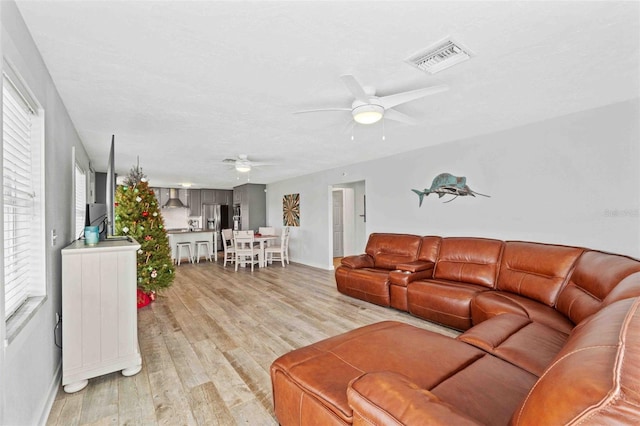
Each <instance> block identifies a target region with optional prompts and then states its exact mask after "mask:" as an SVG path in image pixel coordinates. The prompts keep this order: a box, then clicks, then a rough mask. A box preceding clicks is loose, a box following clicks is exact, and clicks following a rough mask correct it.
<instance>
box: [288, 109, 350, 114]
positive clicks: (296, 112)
mask: <svg viewBox="0 0 640 426" xmlns="http://www.w3.org/2000/svg"><path fill="white" fill-rule="evenodd" d="M323 111H351V108H317V109H307V110H304V111H295V112H294V114H306V113H308V112H323Z"/></svg>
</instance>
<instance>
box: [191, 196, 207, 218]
mask: <svg viewBox="0 0 640 426" xmlns="http://www.w3.org/2000/svg"><path fill="white" fill-rule="evenodd" d="M202 191H204V190H203V189H190V190H189V216H200V215H201V214H202V211H201V210H202V197H201V196H202Z"/></svg>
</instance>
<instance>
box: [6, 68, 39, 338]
mask: <svg viewBox="0 0 640 426" xmlns="http://www.w3.org/2000/svg"><path fill="white" fill-rule="evenodd" d="M5 71H6V72H3V84H2V123H3V125H2V151H3V157H2V163H3V164H2V166H3V167H2V170H3V224H4V235H3V243H4V244H3V257H4V295H5V306H4V315H5V320H6V319H7V318H9V317H11V316H12V315H13V314H14V313H16V312H17V311H18V309H19V308H20V307H21V306H23V305H24V304H25V302H26V301H27V300H28V299H29V298H31V297H35V296H44V295H45V291H46V286H45V280H44V231H43V230H44V226H43V225H44V224H43V219H44V214H43V203H42V198H43V191H42V183H41V182H42V176H43V168H42V163H43V162H42V161H41V160H42V153H43V150H42V143H41V142H38V139H40V140H42V135H43V133H42V128H43V123H44V120H43V118H44V117H43V113H42V111H40V113H38V108H37V106H36V104H35V102H32V101H31V99H32V98H31V96H30V95H29V92H28V91H27V90H25V89H24V86H23V85H22V83H21V81H20V80H19V79H18V78H17V77H16V76H15V74H14V73H13V72H12V70H11V68H10V67H8V66H7V65H6V63H5ZM7 334H9V330H7Z"/></svg>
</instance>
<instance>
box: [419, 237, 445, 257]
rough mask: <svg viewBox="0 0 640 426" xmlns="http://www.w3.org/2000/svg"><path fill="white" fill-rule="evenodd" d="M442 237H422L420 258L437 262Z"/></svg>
mask: <svg viewBox="0 0 640 426" xmlns="http://www.w3.org/2000/svg"><path fill="white" fill-rule="evenodd" d="M441 242H442V237H436V236H427V237H422V241H421V242H420V251H419V252H418V260H420V261H423V262H430V263H436V260H437V259H438V252H439V251H440V243H441Z"/></svg>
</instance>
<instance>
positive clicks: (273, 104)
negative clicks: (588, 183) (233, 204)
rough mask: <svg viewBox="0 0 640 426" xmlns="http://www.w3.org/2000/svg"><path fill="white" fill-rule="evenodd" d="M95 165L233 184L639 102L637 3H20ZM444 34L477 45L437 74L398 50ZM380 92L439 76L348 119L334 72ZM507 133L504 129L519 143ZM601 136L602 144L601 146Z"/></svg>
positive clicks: (166, 179)
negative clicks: (379, 112)
mask: <svg viewBox="0 0 640 426" xmlns="http://www.w3.org/2000/svg"><path fill="white" fill-rule="evenodd" d="M18 6H19V9H20V11H21V13H22V14H23V16H24V19H25V21H26V24H27V26H28V27H29V30H30V31H31V34H32V35H33V38H34V40H35V42H36V44H37V45H38V47H39V49H40V52H41V54H42V56H43V58H44V61H45V63H46V65H47V67H48V69H49V72H50V73H51V76H52V77H53V80H54V82H55V84H56V87H57V88H58V91H59V93H60V96H61V97H62V99H63V101H64V103H65V105H66V107H67V109H68V111H69V114H70V115H71V118H72V120H73V122H74V124H75V126H76V129H77V131H78V134H79V135H80V138H81V139H82V141H83V143H84V145H85V147H86V149H87V151H88V154H89V156H90V157H91V159H92V160H93V163H94V168H95V169H96V170H98V171H104V170H105V169H106V162H107V157H108V150H109V145H110V140H111V135H112V134H115V140H116V169H117V171H118V173H120V174H126V173H127V172H128V170H129V169H130V168H131V167H132V166H133V165H135V164H136V159H137V157H138V156H139V158H140V166H141V167H142V168H143V171H144V172H145V173H146V174H147V176H148V177H149V179H150V182H151V183H152V184H153V185H154V186H177V185H178V184H180V183H182V182H192V183H193V184H194V187H211V188H232V187H233V186H236V185H238V184H240V183H244V182H246V178H242V179H241V180H237V174H236V172H235V171H234V170H233V169H232V168H231V167H230V166H228V165H226V164H223V163H222V160H223V159H224V158H228V157H234V156H236V155H237V154H241V153H245V154H248V155H249V158H250V159H253V160H256V161H266V162H272V163H276V164H277V166H264V167H260V168H254V170H253V171H252V172H251V175H250V178H251V182H254V183H270V182H275V181H278V180H282V179H285V178H291V177H295V176H300V175H304V174H308V173H312V172H316V171H320V170H325V169H329V168H333V167H339V166H343V165H348V164H353V163H357V162H360V161H364V160H369V159H373V158H380V157H385V156H389V155H392V154H394V153H398V152H404V151H409V150H413V149H418V148H421V147H425V146H429V145H434V144H439V143H443V142H447V141H452V140H456V139H460V138H463V137H468V136H473V135H478V134H486V133H490V132H495V131H499V130H502V129H506V128H510V127H515V126H519V125H522V124H526V123H530V122H536V121H540V120H545V119H548V118H551V117H556V116H560V115H564V114H568V113H572V112H576V111H580V110H586V109H590V108H595V107H599V106H603V105H607V104H610V103H614V102H619V101H624V100H627V99H631V98H635V97H638V95H639V93H640V86H639V78H640V77H639V76H640V61H639V56H640V53H639V52H640V42H639V39H640V37H639V36H640V24H639V22H640V18H639V13H640V2H637V1H629V2H615V1H605V2H591V1H587V2H578V1H556V2H542V1H529V2H522V1H519V2H515V1H512V2H505V1H497V2H489V1H472V2H469V1H466V2H458V1H442V2H432V1H423V2H397V1H393V2H391V1H389V2H370V1H367V2H360V1H335V2H324V1H304V2H281V1H260V2H244V1H243V2H231V1H200V2H197V1H158V2H154V1H137V2H132V1H101V2H96V1H46V2H41V1H18ZM448 35H450V36H452V37H454V38H455V39H456V40H457V41H459V42H461V43H463V44H465V45H466V46H467V47H468V48H470V49H471V50H472V51H473V52H474V53H475V54H476V56H475V57H473V58H472V59H471V60H470V61H467V62H464V63H462V64H459V65H456V66H455V67H453V68H450V69H448V70H445V71H442V72H440V73H438V74H435V75H429V74H426V73H423V72H421V71H419V70H417V69H415V68H413V67H411V66H409V65H408V64H406V63H405V62H404V59H405V58H407V57H408V56H410V55H411V54H413V53H414V52H416V51H418V50H420V49H423V48H425V47H427V46H429V45H430V44H432V43H434V42H436V41H438V40H440V39H442V38H444V37H446V36H448ZM347 73H349V74H353V75H355V76H356V77H357V78H358V80H359V81H360V82H361V83H362V84H363V85H371V86H375V87H376V88H377V91H378V94H379V95H382V96H384V95H388V94H392V93H395V92H399V91H404V90H411V89H417V88H421V87H427V86H432V85H437V84H448V85H449V86H450V87H451V90H450V91H448V92H444V93H439V94H436V95H433V96H430V97H427V98H423V99H420V100H417V101H414V102H412V103H409V104H405V105H401V106H399V107H397V109H398V110H399V111H401V112H404V113H406V114H409V115H412V116H414V117H416V118H417V119H418V120H419V122H420V124H419V125H417V126H407V125H403V124H400V123H395V122H391V121H389V120H385V129H384V132H385V136H386V140H384V141H383V140H382V138H381V136H382V125H381V124H376V125H372V126H369V127H363V126H362V125H358V126H356V127H355V128H354V130H353V132H354V136H355V140H353V141H352V140H351V132H350V131H348V130H347V131H345V125H346V123H348V122H349V121H350V113H349V112H321V113H315V114H299V115H294V114H293V112H294V111H298V110H303V109H313V108H322V107H328V106H343V107H349V106H350V104H351V100H352V96H351V95H350V94H349V92H348V91H347V89H346V88H345V87H344V85H343V84H342V82H341V80H340V78H339V77H340V75H342V74H347ZM514 142H516V141H514ZM603 142H606V141H603Z"/></svg>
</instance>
